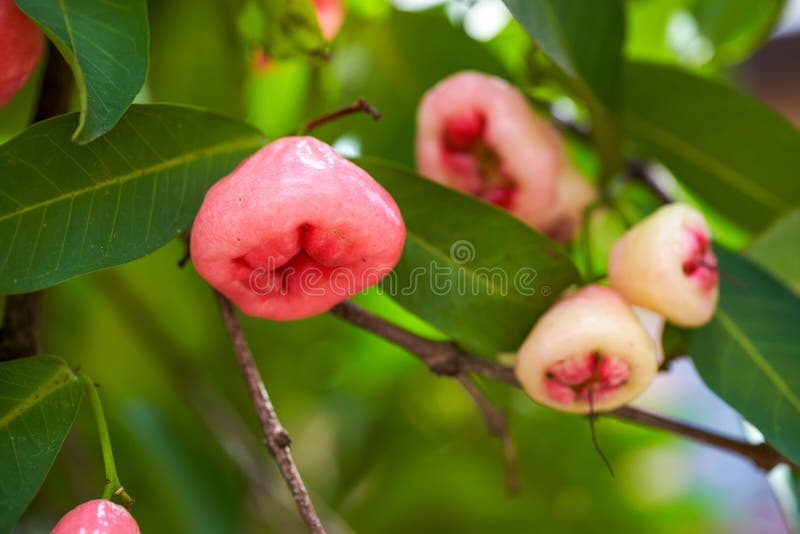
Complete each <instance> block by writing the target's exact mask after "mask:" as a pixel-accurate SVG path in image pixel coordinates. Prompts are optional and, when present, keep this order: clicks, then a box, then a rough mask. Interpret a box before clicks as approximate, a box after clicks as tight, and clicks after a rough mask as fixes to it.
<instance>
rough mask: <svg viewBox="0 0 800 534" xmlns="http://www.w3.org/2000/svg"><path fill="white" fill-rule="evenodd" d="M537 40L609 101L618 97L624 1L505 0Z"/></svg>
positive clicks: (623, 33)
mask: <svg viewBox="0 0 800 534" xmlns="http://www.w3.org/2000/svg"><path fill="white" fill-rule="evenodd" d="M505 3H506V5H507V6H508V9H510V10H511V13H512V14H513V15H514V18H515V19H517V21H519V23H520V24H521V25H522V27H523V28H525V29H526V30H527V32H528V34H529V35H530V36H531V37H532V38H533V40H534V41H536V44H538V45H539V47H540V48H541V49H542V50H543V51H544V53H545V54H547V55H548V56H549V57H550V58H551V59H552V60H553V61H555V63H556V64H558V66H559V67H561V68H562V69H563V70H564V71H565V72H566V73H567V74H569V75H570V76H572V77H573V78H577V79H580V80H583V81H584V82H586V84H587V85H588V86H589V87H590V88H591V90H592V92H593V93H594V94H595V95H596V96H597V97H598V98H599V99H600V100H601V101H602V102H604V103H605V104H606V105H607V106H609V107H612V108H613V107H614V106H615V104H616V102H617V93H618V88H619V73H620V66H621V63H622V55H621V54H622V42H623V40H624V35H625V12H624V9H623V5H622V2H621V1H620V0H591V1H587V0H505Z"/></svg>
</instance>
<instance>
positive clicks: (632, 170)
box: [625, 159, 675, 204]
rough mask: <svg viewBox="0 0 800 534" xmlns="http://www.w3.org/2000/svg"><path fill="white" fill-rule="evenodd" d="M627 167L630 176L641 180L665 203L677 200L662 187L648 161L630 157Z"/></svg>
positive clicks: (626, 163)
mask: <svg viewBox="0 0 800 534" xmlns="http://www.w3.org/2000/svg"><path fill="white" fill-rule="evenodd" d="M625 167H626V171H627V174H628V176H630V177H631V178H634V179H636V180H639V181H640V182H642V183H643V184H644V185H646V186H647V187H648V189H650V191H652V192H653V194H654V195H655V196H657V197H658V199H659V200H660V201H661V202H663V203H664V204H669V203H671V202H675V199H674V198H673V197H672V195H670V194H669V192H667V191H666V190H665V189H664V188H663V187H661V185H660V184H659V183H658V180H656V179H655V178H654V177H653V175H652V172H651V170H650V165H649V164H648V163H646V162H644V161H639V160H635V159H629V160H628V161H626V162H625Z"/></svg>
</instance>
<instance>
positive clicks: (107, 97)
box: [16, 0, 148, 144]
mask: <svg viewBox="0 0 800 534" xmlns="http://www.w3.org/2000/svg"><path fill="white" fill-rule="evenodd" d="M16 1H17V4H18V5H19V7H20V9H22V11H24V12H25V13H26V14H27V15H28V16H29V17H31V18H32V19H33V20H35V21H36V22H37V23H38V24H39V25H40V26H41V27H42V28H43V29H44V31H45V33H46V34H47V35H48V37H50V39H52V40H53V42H54V43H55V44H56V46H57V47H58V49H59V51H61V53H62V54H63V55H64V57H65V58H66V59H67V61H68V62H69V63H70V65H71V66H72V72H73V74H74V75H75V81H76V83H77V86H78V90H79V91H80V99H81V116H80V122H79V123H78V126H77V128H76V130H75V134H74V136H73V140H75V141H76V142H78V143H81V144H84V143H88V142H89V141H92V140H93V139H96V138H98V137H100V136H101V135H103V134H104V133H106V132H107V131H109V130H110V129H111V128H113V127H114V125H115V124H116V123H117V121H118V120H119V119H120V117H121V116H122V114H123V113H125V110H126V109H128V106H130V105H131V103H132V102H133V99H134V98H135V97H136V94H137V93H138V92H139V90H140V89H141V88H142V85H143V84H144V80H145V75H146V73H147V40H148V30H147V3H146V2H145V0H70V1H69V2H66V1H64V0H16Z"/></svg>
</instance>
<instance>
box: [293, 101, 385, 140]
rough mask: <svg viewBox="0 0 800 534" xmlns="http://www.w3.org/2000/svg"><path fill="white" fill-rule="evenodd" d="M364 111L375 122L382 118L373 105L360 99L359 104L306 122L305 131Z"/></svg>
mask: <svg viewBox="0 0 800 534" xmlns="http://www.w3.org/2000/svg"><path fill="white" fill-rule="evenodd" d="M362 111H363V112H364V113H366V114H367V115H369V116H370V117H372V118H373V119H375V120H378V119H380V118H381V114H380V112H379V111H378V110H377V109H375V108H374V107H372V105H371V104H370V103H369V102H367V101H366V100H365V99H363V98H359V99H358V101H357V102H355V103H354V104H351V105H349V106H347V107H345V108H342V109H339V110H336V111H334V112H331V113H327V114H325V115H322V116H321V117H317V118H316V119H311V120H310V121H308V122H306V124H305V126H304V127H303V131H304V132H310V131H311V130H313V129H314V128H316V127H318V126H322V125H323V124H325V123H326V122H331V121H335V120H336V119H339V118H341V117H344V116H345V115H350V114H352V113H359V112H362Z"/></svg>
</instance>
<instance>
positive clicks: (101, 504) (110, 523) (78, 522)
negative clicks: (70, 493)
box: [50, 499, 139, 534]
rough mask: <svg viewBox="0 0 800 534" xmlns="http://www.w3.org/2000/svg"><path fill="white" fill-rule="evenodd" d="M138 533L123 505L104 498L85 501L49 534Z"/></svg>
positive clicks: (137, 526)
mask: <svg viewBox="0 0 800 534" xmlns="http://www.w3.org/2000/svg"><path fill="white" fill-rule="evenodd" d="M83 533H86V534H139V525H138V524H136V520H135V519H134V518H133V516H131V514H130V513H129V512H128V510H126V509H125V508H124V507H122V506H120V505H118V504H115V503H113V502H111V501H108V500H105V499H95V500H93V501H89V502H85V503H83V504H80V505H78V506H76V507H75V508H73V509H72V510H70V511H69V512H68V513H67V515H65V516H64V517H62V518H61V520H60V521H59V522H58V523H57V524H56V526H55V527H54V528H53V530H52V531H51V532H50V534H83Z"/></svg>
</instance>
